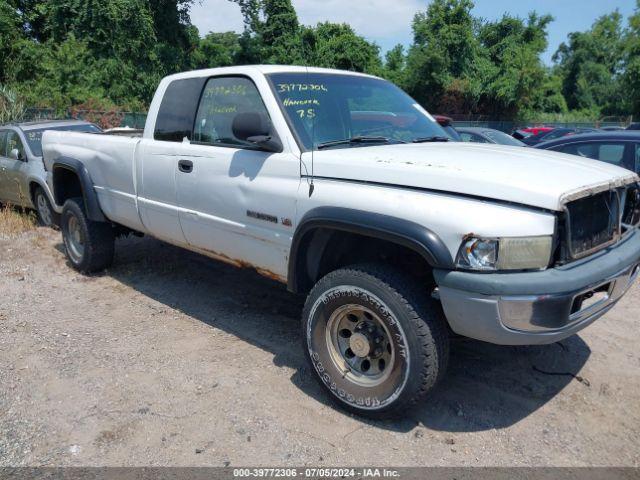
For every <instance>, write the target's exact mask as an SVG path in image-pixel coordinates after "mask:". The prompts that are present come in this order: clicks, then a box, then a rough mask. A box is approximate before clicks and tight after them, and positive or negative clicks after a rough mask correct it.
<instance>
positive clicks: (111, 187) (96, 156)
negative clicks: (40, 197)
mask: <svg viewBox="0 0 640 480" xmlns="http://www.w3.org/2000/svg"><path fill="white" fill-rule="evenodd" d="M140 142H141V138H137V137H131V136H129V135H128V134H125V135H121V134H111V135H109V134H107V135H105V134H91V133H77V132H64V131H47V132H45V133H44V135H43V137H42V150H43V158H44V163H45V167H46V169H47V171H48V172H51V171H52V166H53V163H54V162H55V161H56V160H58V159H59V158H61V157H72V158H74V159H76V160H79V161H80V162H82V164H83V165H84V166H85V167H86V168H87V170H88V172H89V175H90V177H91V181H92V182H93V184H94V188H95V191H96V193H97V194H98V197H99V199H100V206H101V207H102V210H103V212H104V214H105V215H106V216H107V218H109V220H111V221H113V222H116V223H119V224H122V225H124V226H127V227H129V228H132V229H135V230H143V229H144V227H143V225H142V222H141V221H140V216H139V215H138V212H137V208H136V196H137V185H136V181H135V178H136V170H135V169H136V160H135V159H136V151H137V149H138V147H139V145H140ZM48 177H49V178H48V181H49V182H51V180H52V179H51V175H49V176H48Z"/></svg>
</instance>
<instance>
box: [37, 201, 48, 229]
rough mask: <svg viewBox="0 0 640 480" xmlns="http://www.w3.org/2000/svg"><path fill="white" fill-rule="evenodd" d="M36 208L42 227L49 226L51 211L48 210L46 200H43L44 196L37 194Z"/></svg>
mask: <svg viewBox="0 0 640 480" xmlns="http://www.w3.org/2000/svg"><path fill="white" fill-rule="evenodd" d="M36 204H37V205H36V206H37V207H38V214H39V215H40V219H41V220H42V223H43V224H44V225H47V226H48V225H51V210H50V209H49V205H48V204H47V199H46V198H44V195H42V194H39V195H38V197H37V198H36Z"/></svg>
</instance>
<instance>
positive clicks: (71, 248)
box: [65, 215, 84, 263]
mask: <svg viewBox="0 0 640 480" xmlns="http://www.w3.org/2000/svg"><path fill="white" fill-rule="evenodd" d="M65 239H66V243H67V251H68V252H69V256H70V257H71V259H72V260H73V261H74V262H75V263H80V262H81V261H82V257H83V256H84V235H83V234H82V229H81V228H80V222H79V221H78V219H77V218H76V217H75V216H74V215H70V216H69V220H68V221H67V235H66V236H65Z"/></svg>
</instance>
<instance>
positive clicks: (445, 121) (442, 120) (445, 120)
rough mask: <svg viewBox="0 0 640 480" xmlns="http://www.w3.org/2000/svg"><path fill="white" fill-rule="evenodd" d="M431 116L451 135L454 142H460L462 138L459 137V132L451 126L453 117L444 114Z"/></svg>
mask: <svg viewBox="0 0 640 480" xmlns="http://www.w3.org/2000/svg"><path fill="white" fill-rule="evenodd" d="M433 118H435V119H436V122H438V124H439V125H440V126H441V127H442V128H443V130H444V131H445V132H447V134H448V135H449V136H450V137H451V139H452V140H455V141H456V142H461V141H462V138H460V134H459V133H458V132H457V131H456V129H455V128H453V119H452V118H451V117H446V116H444V115H434V116H433Z"/></svg>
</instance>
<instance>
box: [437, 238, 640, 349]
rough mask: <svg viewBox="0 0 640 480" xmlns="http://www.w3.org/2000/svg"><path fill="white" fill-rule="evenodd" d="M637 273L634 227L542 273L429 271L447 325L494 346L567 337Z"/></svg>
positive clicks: (639, 252) (604, 308)
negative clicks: (615, 241)
mask: <svg viewBox="0 0 640 480" xmlns="http://www.w3.org/2000/svg"><path fill="white" fill-rule="evenodd" d="M639 274H640V231H638V230H636V231H635V232H633V233H631V234H629V235H628V236H627V237H626V238H624V239H623V240H622V241H621V242H619V243H618V244H616V245H613V246H611V247H609V248H607V249H605V250H602V251H601V252H598V253H596V254H594V255H592V256H590V257H588V258H586V259H583V260H581V261H578V262H574V263H571V264H569V265H564V266H562V267H557V268H552V269H548V270H545V271H540V272H522V273H491V274H482V273H470V272H462V271H450V270H435V271H434V276H435V279H436V282H437V284H438V290H439V294H440V300H441V302H442V307H443V309H444V312H445V315H446V317H447V320H448V321H449V325H450V326H451V329H452V330H453V331H454V332H456V333H458V334H460V335H464V336H467V337H471V338H475V339H478V340H483V341H486V342H490V343H496V344H500V345H529V344H544V343H553V342H557V341H559V340H562V339H563V338H566V337H569V336H571V335H573V334H574V333H576V332H578V331H579V330H581V329H583V328H585V327H586V326H587V325H589V324H591V323H592V322H594V321H595V320H597V319H598V318H600V317H601V316H602V315H604V314H605V313H607V312H608V311H609V310H611V308H613V306H614V305H615V304H616V303H617V302H618V300H620V298H622V296H623V295H624V294H625V293H626V292H627V290H628V289H629V288H630V287H631V285H632V284H633V282H634V281H635V280H636V278H637V277H638V275H639Z"/></svg>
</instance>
